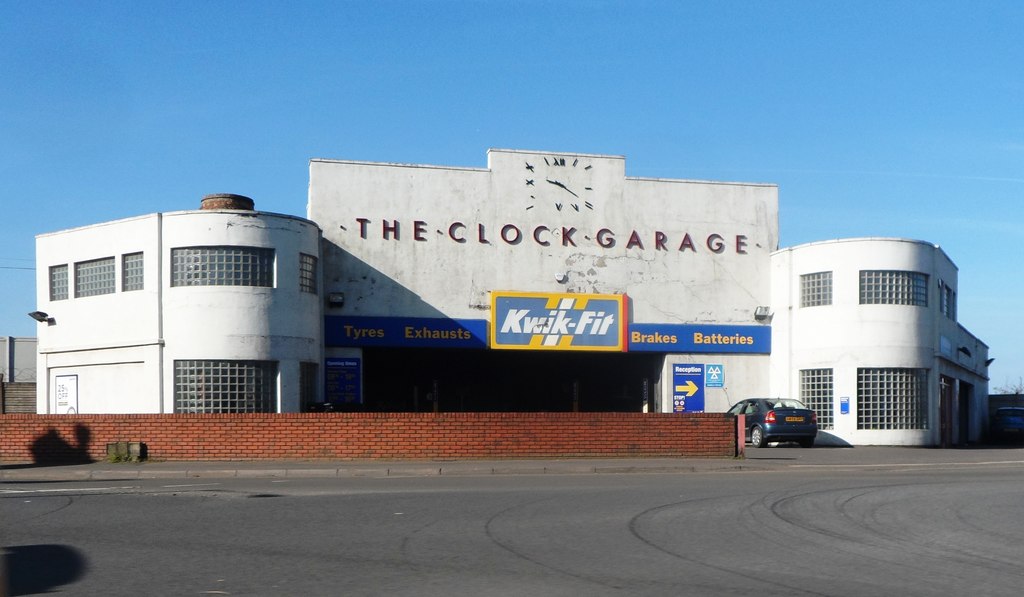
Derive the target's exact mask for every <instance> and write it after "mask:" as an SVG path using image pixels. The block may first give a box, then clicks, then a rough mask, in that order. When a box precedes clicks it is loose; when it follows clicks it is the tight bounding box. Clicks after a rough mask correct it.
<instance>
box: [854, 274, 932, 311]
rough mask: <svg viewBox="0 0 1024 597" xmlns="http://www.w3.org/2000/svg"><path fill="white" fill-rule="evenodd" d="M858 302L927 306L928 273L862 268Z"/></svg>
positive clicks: (863, 303)
mask: <svg viewBox="0 0 1024 597" xmlns="http://www.w3.org/2000/svg"><path fill="white" fill-rule="evenodd" d="M860 304H862V305H913V306H915V307H927V306H928V275H927V274H922V273H921V272H902V271H892V270H862V271H861V272H860Z"/></svg>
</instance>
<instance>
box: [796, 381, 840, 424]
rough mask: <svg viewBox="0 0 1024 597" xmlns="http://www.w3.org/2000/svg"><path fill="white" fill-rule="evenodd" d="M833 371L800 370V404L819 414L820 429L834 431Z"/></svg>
mask: <svg viewBox="0 0 1024 597" xmlns="http://www.w3.org/2000/svg"><path fill="white" fill-rule="evenodd" d="M832 387H833V385H832V370H831V369H801V370H800V402H803V403H804V404H806V405H807V407H808V408H810V409H811V410H813V411H814V412H816V413H817V414H818V427H820V428H822V429H832V425H833V422H834V410H835V407H834V406H833V405H834V403H835V400H834V399H833V396H834V394H833V390H832Z"/></svg>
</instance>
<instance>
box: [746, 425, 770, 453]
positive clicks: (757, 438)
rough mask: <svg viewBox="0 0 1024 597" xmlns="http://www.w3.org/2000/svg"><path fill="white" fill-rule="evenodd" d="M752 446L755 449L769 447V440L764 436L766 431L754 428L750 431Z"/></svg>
mask: <svg viewBox="0 0 1024 597" xmlns="http://www.w3.org/2000/svg"><path fill="white" fill-rule="evenodd" d="M750 445H752V446H754V447H755V448H763V447H765V446H767V445H768V438H767V437H765V436H764V430H762V429H761V428H760V427H756V426H755V427H754V428H753V429H751V430H750Z"/></svg>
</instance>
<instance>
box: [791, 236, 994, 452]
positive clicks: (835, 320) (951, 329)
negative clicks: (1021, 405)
mask: <svg viewBox="0 0 1024 597" xmlns="http://www.w3.org/2000/svg"><path fill="white" fill-rule="evenodd" d="M861 270H898V271H913V272H921V273H924V274H926V275H927V276H928V286H927V288H928V305H927V306H926V307H921V306H911V305H861V304H860V272H861ZM817 272H832V284H833V286H832V304H831V305H822V306H813V307H801V306H800V298H801V297H800V293H801V287H800V285H801V276H802V275H805V274H811V273H817ZM940 280H941V281H942V282H943V283H944V284H945V285H947V286H949V287H951V288H952V289H953V290H954V291H955V290H956V288H957V270H956V266H955V265H954V264H953V263H952V262H951V261H950V260H949V258H948V257H947V256H946V255H945V253H944V252H943V251H942V250H941V249H940V248H939V247H938V246H936V245H933V244H930V243H926V242H921V241H913V240H904V239H882V238H862V239H846V240H836V241H827V242H819V243H810V244H806V245H800V246H797V247H792V248H788V249H784V250H781V251H778V252H776V253H775V254H774V255H773V256H772V302H773V311H774V317H773V321H772V332H773V334H772V340H773V341H772V359H771V393H772V395H777V396H793V397H799V396H800V371H801V370H805V369H832V372H833V384H834V386H833V388H834V421H835V423H834V429H832V430H828V431H827V433H826V434H825V438H826V439H828V436H835V439H836V441H837V442H840V443H843V442H845V443H850V444H860V445H865V444H884V445H932V444H936V443H938V442H939V426H940V412H939V399H938V394H939V374H940V372H942V373H944V374H948V371H949V369H951V368H952V369H958V370H959V373H958V374H959V376H960V377H961V378H969V379H970V381H971V382H972V383H975V384H982V383H983V382H984V380H983V378H982V377H981V376H979V375H978V372H977V371H975V372H972V371H970V369H974V370H977V369H979V368H980V364H979V363H980V361H983V359H984V357H986V356H987V347H985V346H984V345H983V344H981V343H980V342H978V341H977V339H975V338H974V337H973V336H971V335H970V334H969V333H967V332H966V330H964V329H963V328H961V327H960V326H959V325H958V324H957V323H956V321H955V320H953V319H950V318H947V317H946V316H945V315H944V314H942V313H941V312H940V308H939V301H940V299H939V281H940ZM943 339H945V342H943ZM964 343H972V344H971V345H972V346H974V347H975V349H974V351H972V359H971V360H972V362H971V363H958V362H957V361H958V357H959V355H958V354H956V353H955V350H954V351H951V350H949V348H948V346H961V345H964ZM943 344H946V345H947V348H946V349H945V351H943V349H942V345H943ZM983 353H984V355H983ZM859 368H910V369H925V370H927V371H928V394H929V401H928V422H929V425H928V428H927V429H920V430H917V429H903V430H868V429H858V428H857V406H858V405H857V372H858V369H859ZM977 390H978V391H982V390H983V389H982V388H981V387H979V388H977ZM983 391H984V393H985V394H987V388H985V389H984V390H983ZM844 398H845V399H848V401H849V414H841V408H840V404H841V399H844ZM979 402H980V401H979ZM974 408H975V409H976V410H978V412H975V413H974V418H975V419H979V420H980V419H981V418H983V411H981V410H979V409H980V408H981V406H980V405H974ZM965 432H966V431H965Z"/></svg>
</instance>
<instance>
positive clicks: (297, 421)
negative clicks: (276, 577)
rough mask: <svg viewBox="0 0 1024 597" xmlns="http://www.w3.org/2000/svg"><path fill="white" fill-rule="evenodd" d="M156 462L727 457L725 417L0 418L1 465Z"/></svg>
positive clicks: (731, 446)
mask: <svg viewBox="0 0 1024 597" xmlns="http://www.w3.org/2000/svg"><path fill="white" fill-rule="evenodd" d="M117 441H136V442H143V443H145V444H146V448H147V451H148V455H149V458H151V459H155V460H258V459H269V458H280V459H315V458H340V459H355V458H402V459H417V458H454V459H458V458H527V457H542V458H543V457H574V456H575V457H583V456H697V457H731V456H733V455H735V453H736V439H735V432H734V420H733V418H732V417H727V416H725V415H724V414H689V415H678V414H643V413H441V414H432V413H358V414H341V413H303V414H248V415H78V416H70V415H24V414H11V415H0V458H2V459H3V460H4V461H5V462H29V461H34V462H44V461H47V462H53V461H58V460H62V461H64V460H76V459H77V460H89V459H92V460H101V459H103V458H105V457H106V444H107V443H112V442H117Z"/></svg>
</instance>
